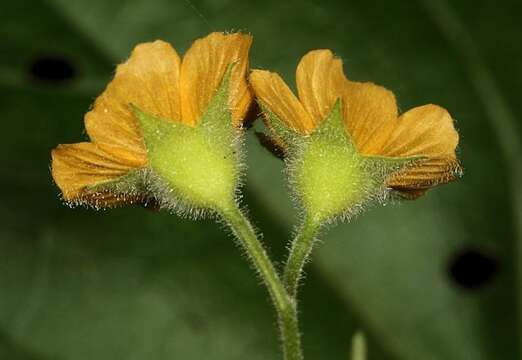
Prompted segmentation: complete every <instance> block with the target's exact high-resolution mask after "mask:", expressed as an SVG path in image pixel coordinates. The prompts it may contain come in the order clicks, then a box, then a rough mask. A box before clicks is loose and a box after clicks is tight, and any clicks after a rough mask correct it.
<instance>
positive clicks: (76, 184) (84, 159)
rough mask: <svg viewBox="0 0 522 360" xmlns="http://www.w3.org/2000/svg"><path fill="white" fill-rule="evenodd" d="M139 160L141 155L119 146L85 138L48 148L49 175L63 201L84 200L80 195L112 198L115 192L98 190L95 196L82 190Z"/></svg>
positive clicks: (132, 166) (119, 173) (123, 172)
mask: <svg viewBox="0 0 522 360" xmlns="http://www.w3.org/2000/svg"><path fill="white" fill-rule="evenodd" d="M143 163H144V161H143V159H142V158H137V157H136V156H135V153H134V152H132V151H128V150H127V149H125V148H122V147H117V146H112V145H101V144H93V143H88V142H84V143H77V144H68V145H59V146H58V147H57V148H56V149H54V150H53V151H52V176H53V179H54V181H55V182H56V184H57V185H58V187H59V188H60V190H61V191H62V193H63V197H64V199H65V200H66V201H84V200H85V199H84V195H86V196H88V197H90V199H91V200H93V201H98V200H99V201H102V198H104V199H109V198H112V199H113V200H114V199H115V197H116V195H113V196H109V195H107V194H105V195H102V194H100V195H99V197H100V198H98V196H97V195H96V194H87V193H86V192H85V190H86V189H87V188H88V187H91V186H94V185H98V184H101V183H104V182H108V181H114V180H116V179H118V178H119V177H121V176H124V175H126V174H128V173H129V171H131V170H134V169H136V168H138V167H140V166H142V164H143ZM127 200H128V199H127ZM112 202H113V201H112ZM89 203H92V202H91V201H89ZM102 203H103V201H102ZM97 205H98V204H97Z"/></svg>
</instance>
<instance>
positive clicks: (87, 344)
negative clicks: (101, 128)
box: [0, 0, 522, 360]
mask: <svg viewBox="0 0 522 360" xmlns="http://www.w3.org/2000/svg"><path fill="white" fill-rule="evenodd" d="M426 4H428V5H429V3H427V2H419V3H416V2H381V3H379V4H378V5H377V4H376V3H371V2H365V1H362V0H361V1H348V2H347V1H338V2H328V3H326V2H307V3H303V2H293V1H288V2H284V3H281V2H277V1H275V0H270V1H263V2H261V1H251V2H241V1H236V0H234V1H233V0H230V1H218V0H203V1H197V2H196V1H190V0H186V1H179V2H172V1H168V0H154V1H150V0H127V1H124V0H112V1H107V0H104V1H102V0H91V1H83V0H76V1H67V0H47V1H36V0H35V1H31V2H30V3H29V2H3V3H2V4H1V5H0V11H1V12H0V13H1V14H2V22H1V23H0V34H1V36H2V39H5V40H4V43H3V44H2V45H3V46H2V54H3V56H2V58H0V94H1V95H0V111H1V115H2V119H3V123H4V134H6V135H4V136H3V138H2V139H3V142H2V151H1V153H0V160H1V161H2V164H3V169H4V170H3V171H2V175H3V176H2V177H0V181H1V185H2V193H1V195H2V203H1V205H0V216H1V218H2V219H3V221H2V225H3V226H2V227H1V228H0V356H1V357H2V358H8V359H73V360H74V359H101V360H103V359H120V358H121V359H167V358H183V359H202V358H211V359H227V360H229V359H244V358H249V359H276V358H278V356H279V355H278V354H279V351H278V345H277V339H276V336H275V317H274V314H273V312H272V311H271V309H270V307H269V302H268V298H267V295H266V293H265V291H264V289H262V288H261V286H259V281H257V280H254V278H253V273H252V271H250V269H249V267H248V265H247V263H246V260H245V259H243V258H242V257H241V256H239V251H238V250H237V249H236V248H234V246H233V245H232V241H231V238H230V237H229V236H227V234H226V233H225V232H223V231H222V229H220V228H219V227H218V226H216V225H213V224H211V223H210V222H191V221H188V220H180V219H177V218H175V217H173V216H170V215H168V214H165V213H160V214H157V213H152V212H150V211H147V210H145V209H141V208H125V209H118V210H112V211H107V212H93V211H88V210H83V209H74V210H71V209H68V208H66V207H64V206H62V205H61V204H60V201H59V200H58V198H57V196H56V194H57V190H56V189H55V188H54V186H53V185H52V184H51V180H50V175H49V171H48V164H49V151H50V149H51V148H52V147H54V146H55V145H56V144H58V143H65V142H77V141H79V140H81V139H82V138H83V136H81V134H82V131H83V130H82V129H83V123H82V121H81V118H82V115H83V113H84V112H85V111H86V110H87V109H88V107H89V104H90V103H91V102H92V99H93V98H94V97H95V96H96V95H97V94H98V93H99V92H100V91H101V90H102V89H103V86H104V85H105V84H106V83H107V82H108V80H109V79H110V76H111V73H112V71H113V69H114V64H116V63H118V62H120V61H122V60H123V59H124V58H126V57H127V56H128V54H129V52H130V50H131V49H132V47H133V46H134V45H135V44H136V43H138V42H140V41H147V40H153V39H156V38H162V39H165V40H167V41H170V42H172V43H173V44H174V46H175V47H176V48H177V49H178V50H180V51H181V52H183V51H184V50H185V49H186V48H187V47H188V46H189V45H190V43H191V41H192V40H193V39H195V38H196V37H198V36H201V35H204V34H206V33H208V32H209V31H212V30H230V29H244V30H247V31H249V32H251V33H252V34H253V35H254V37H255V42H254V48H253V51H252V63H253V65H254V66H258V67H262V68H271V69H273V70H275V71H278V72H280V73H282V74H283V75H284V76H285V78H286V79H287V80H288V81H289V82H291V81H292V80H293V75H291V74H293V72H294V70H295V65H296V64H297V61H298V60H299V58H300V57H301V56H302V55H303V54H304V53H305V52H306V51H307V50H309V49H312V48H318V47H320V48H324V47H328V48H332V49H333V50H334V51H335V52H336V53H337V54H338V55H339V56H341V57H342V58H343V59H344V61H345V69H346V72H347V74H348V76H349V77H351V78H352V79H355V80H364V81H374V82H376V83H379V84H383V85H385V86H387V87H389V88H390V89H393V90H394V91H395V92H396V94H397V97H398V99H399V103H400V105H401V109H402V110H407V109H408V108H410V107H412V106H416V105H420V104H423V103H428V102H434V103H437V104H441V105H443V106H445V107H447V108H448V110H449V111H450V112H451V113H452V114H453V115H454V117H455V118H456V119H457V124H458V127H459V128H460V133H461V138H462V143H461V144H462V145H461V158H462V161H463V164H464V166H465V168H466V174H465V176H464V178H463V179H462V180H461V181H459V182H457V183H455V184H452V185H448V186H445V187H443V188H440V189H437V190H433V191H430V192H429V193H428V195H427V196H425V197H424V198H422V199H420V200H418V201H416V202H412V203H402V204H391V205H390V206H386V207H384V208H379V209H372V210H371V211H370V212H368V213H366V214H364V215H363V216H361V217H360V218H358V219H356V220H355V221H354V222H353V223H352V224H348V225H342V226H339V227H337V228H335V229H333V230H332V231H331V232H330V233H328V234H325V235H323V236H322V239H323V240H324V245H323V246H321V247H320V249H319V251H318V254H317V256H316V257H315V259H314V260H315V261H314V265H313V266H312V267H311V268H310V269H309V273H308V276H307V279H306V287H305V288H303V300H302V301H301V313H302V320H303V324H304V336H305V338H304V340H305V347H306V349H305V350H306V355H307V358H310V359H313V358H317V359H336V358H339V359H340V358H342V356H343V355H344V354H346V353H347V352H348V351H349V348H350V343H349V341H347V339H346V334H349V333H353V332H354V331H355V329H357V328H363V329H364V330H365V333H366V334H367V335H368V342H369V345H368V348H369V358H370V359H392V358H393V359H412V360H417V359H423V360H424V359H428V360H429V359H445V360H452V359H455V360H457V359H458V360H460V359H474V360H475V359H476V360H480V359H492V358H495V359H516V358H517V345H518V339H519V337H520V334H519V333H518V332H517V329H516V326H517V324H516V322H514V321H513V319H514V318H515V316H514V314H515V313H516V312H517V311H518V310H517V304H516V292H517V290H518V289H519V285H517V284H519V281H518V282H517V280H516V277H515V265H516V262H517V257H516V256H517V253H516V251H515V250H516V242H515V240H516V238H515V234H514V228H515V225H516V222H517V221H519V220H517V219H516V218H515V216H514V214H513V212H512V211H511V209H512V208H513V203H512V196H513V194H512V193H511V192H510V179H511V176H512V171H513V170H512V168H513V167H512V164H508V163H506V162H505V158H504V157H502V155H501V154H502V148H503V146H502V142H503V141H504V139H503V138H502V135H501V136H500V137H493V136H491V133H492V131H493V130H492V129H493V127H492V123H491V121H492V120H491V119H490V116H491V115H490V114H488V113H486V112H485V109H484V104H483V102H484V98H483V97H481V96H480V94H478V93H477V88H476V86H477V85H476V83H475V82H474V78H473V76H474V75H473V72H470V71H469V69H468V64H467V63H466V62H465V61H462V57H461V55H460V54H459V53H458V52H457V51H456V49H455V45H454V44H452V43H451V42H448V38H447V36H446V35H445V34H444V33H443V32H442V31H441V28H442V29H443V28H444V24H442V25H441V24H440V23H436V22H434V19H436V18H435V17H434V16H436V15H434V14H433V13H432V12H433V9H430V7H429V6H426ZM451 6H453V7H454V9H453V11H454V12H455V15H456V16H457V17H458V18H459V19H461V21H462V26H463V27H464V28H465V29H466V31H467V32H469V36H471V37H472V38H473V39H474V41H475V44H477V46H478V47H480V48H481V49H482V50H483V51H482V53H483V56H484V58H483V59H481V60H480V61H481V63H482V64H485V65H484V66H486V67H488V68H489V69H491V71H492V73H493V74H494V77H495V79H496V80H497V81H498V84H500V85H501V86H500V87H499V91H498V95H499V96H501V97H502V101H503V102H504V103H505V106H507V107H509V108H510V109H511V111H512V112H514V113H520V111H521V110H522V104H521V103H520V102H519V101H518V94H519V93H520V91H521V90H522V89H521V86H522V85H521V84H522V71H521V70H520V67H518V64H519V63H520V61H521V60H522V45H521V44H520V42H519V41H518V38H517V33H518V32H519V22H518V18H517V14H519V13H520V12H519V11H520V5H519V4H518V2H515V1H504V2H503V6H499V5H498V4H497V3H495V4H493V3H487V2H481V3H477V2H470V1H464V0H460V1H452V2H451ZM50 56H52V57H58V58H60V59H64V60H65V61H67V62H69V63H70V64H71V65H72V67H73V69H74V70H75V75H74V76H73V78H72V79H69V80H67V79H62V80H60V81H58V80H56V81H49V80H47V81H43V80H42V79H35V76H34V71H33V75H31V69H33V70H34V64H35V62H36V61H37V60H38V59H40V60H41V59H42V58H46V57H47V58H48V57H50ZM515 126H516V125H515ZM517 130H520V129H519V128H518V129H517ZM517 134H518V135H519V134H520V131H518V132H517ZM251 135H252V134H251ZM515 138H517V139H519V137H515ZM248 146H249V163H250V167H249V176H248V181H247V194H246V195H247V196H246V201H245V202H246V203H248V204H249V207H251V214H252V216H253V217H254V218H255V222H256V223H257V224H258V225H259V227H260V229H261V230H263V231H264V233H265V238H266V241H267V242H268V243H269V245H270V247H271V250H272V253H274V254H275V255H276V257H277V258H278V259H282V258H283V256H284V246H285V241H286V239H287V238H288V237H289V236H290V234H291V224H292V223H293V222H295V215H294V214H293V211H292V207H291V203H290V200H289V196H288V195H287V191H286V187H285V184H284V180H283V177H282V175H280V170H281V169H282V164H281V163H280V161H279V160H277V159H275V158H272V157H271V155H270V154H268V153H267V152H266V151H265V150H264V149H262V148H261V147H260V146H258V145H257V143H256V139H255V138H254V137H253V136H250V137H249V141H248ZM511 161H512V160H511ZM284 199H288V200H287V201H285V200H284ZM465 248H474V249H478V250H479V251H482V252H484V253H486V254H489V255H490V256H492V257H494V258H495V259H496V261H497V262H498V269H499V271H498V274H497V275H496V276H494V277H493V278H492V279H493V280H492V281H490V282H489V283H486V284H484V285H483V286H482V287H478V288H473V289H470V288H466V287H463V286H462V285H459V284H458V283H457V282H455V281H454V279H452V278H451V276H450V275H449V272H448V266H449V264H450V262H451V261H452V260H453V259H454V256H455V254H457V253H458V252H459V251H460V250H461V249H465ZM468 266H471V267H472V266H473V264H471V265H469V264H468ZM470 270H471V271H472V270H473V268H471V269H470ZM518 309H520V306H519V307H518Z"/></svg>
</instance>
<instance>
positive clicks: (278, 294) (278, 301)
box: [221, 206, 303, 360]
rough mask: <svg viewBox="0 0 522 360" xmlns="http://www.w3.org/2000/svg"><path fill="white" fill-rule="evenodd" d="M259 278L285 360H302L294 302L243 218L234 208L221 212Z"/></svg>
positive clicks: (249, 225) (250, 227) (252, 230)
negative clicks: (274, 316) (267, 295)
mask: <svg viewBox="0 0 522 360" xmlns="http://www.w3.org/2000/svg"><path fill="white" fill-rule="evenodd" d="M221 216H222V217H223V218H224V219H225V220H226V222H227V224H228V225H229V226H230V228H231V229H232V231H233V232H234V235H235V236H236V237H237V238H238V239H239V241H240V244H241V245H242V246H243V248H244V249H245V250H246V252H247V254H248V256H249V258H250V260H251V261H252V263H253V264H254V266H255V268H256V269H257V271H258V273H259V275H261V278H262V279H263V282H264V283H265V285H266V287H267V288H268V292H269V293H270V297H271V298H272V301H273V303H274V306H275V308H276V311H277V315H278V321H279V328H280V332H281V341H282V345H283V352H284V358H285V360H303V353H302V350H301V339H300V333H299V327H298V320H297V310H296V306H295V301H294V300H293V299H292V298H291V297H290V296H289V295H288V293H287V292H286V290H285V288H284V286H283V283H282V282H281V279H280V278H279V275H278V274H277V272H276V270H275V267H274V265H273V264H272V262H271V261H270V259H269V257H268V255H267V253H266V251H265V249H264V247H263V245H262V244H261V242H260V241H259V240H258V238H257V235H256V233H255V231H254V229H253V227H252V225H251V224H250V222H249V221H248V219H247V218H246V217H245V215H244V214H243V213H242V212H241V210H239V209H238V208H237V207H236V206H231V207H229V208H227V209H226V210H223V211H221Z"/></svg>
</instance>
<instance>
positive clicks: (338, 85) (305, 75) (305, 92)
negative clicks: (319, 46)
mask: <svg viewBox="0 0 522 360" xmlns="http://www.w3.org/2000/svg"><path fill="white" fill-rule="evenodd" d="M345 81H346V77H345V76H344V73H343V63H342V61H341V60H340V59H337V58H335V57H334V55H333V53H332V52H331V51H330V50H313V51H310V52H309V53H308V54H306V55H305V56H303V58H302V59H301V61H300V62H299V65H298V66H297V70H296V82H297V91H298V94H299V100H300V101H301V103H302V104H303V106H304V108H305V109H306V111H308V113H309V114H310V115H311V116H312V119H313V122H314V124H319V123H320V122H321V121H323V120H324V119H325V118H326V116H327V115H328V113H329V112H330V110H331V108H332V106H333V105H334V104H335V102H336V101H337V99H338V98H340V97H341V94H342V92H343V89H344V86H345Z"/></svg>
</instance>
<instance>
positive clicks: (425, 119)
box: [382, 105, 461, 190]
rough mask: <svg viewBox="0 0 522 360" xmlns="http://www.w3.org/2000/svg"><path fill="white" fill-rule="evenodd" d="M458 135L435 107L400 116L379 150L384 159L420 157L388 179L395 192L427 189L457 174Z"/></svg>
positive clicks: (425, 107)
mask: <svg viewBox="0 0 522 360" xmlns="http://www.w3.org/2000/svg"><path fill="white" fill-rule="evenodd" d="M458 141H459V135H458V133H457V131H456V130H455V127H454V124H453V119H452V118H451V116H450V115H449V113H448V112H447V111H446V110H445V109H443V108H441V107H439V106H436V105H424V106H419V107H416V108H414V109H412V110H409V111H407V112H406V113H404V114H403V115H401V116H400V117H399V119H398V121H397V123H396V125H395V126H394V128H393V130H392V132H391V134H390V136H389V138H388V140H387V141H386V143H385V144H384V146H383V148H382V155H386V156H424V157H426V159H423V160H420V161H418V162H417V163H416V164H414V165H412V166H411V167H409V168H407V169H405V170H404V171H401V172H400V173H399V174H397V175H396V176H394V177H393V178H392V179H390V181H389V183H388V186H390V187H392V188H397V189H399V190H400V189H427V188H429V187H431V186H434V185H436V184H441V183H447V182H449V181H452V180H454V179H455V178H456V177H457V176H458V175H459V173H460V171H461V169H460V165H459V164H458V161H457V160H456V155H455V149H456V147H457V144H458Z"/></svg>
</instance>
